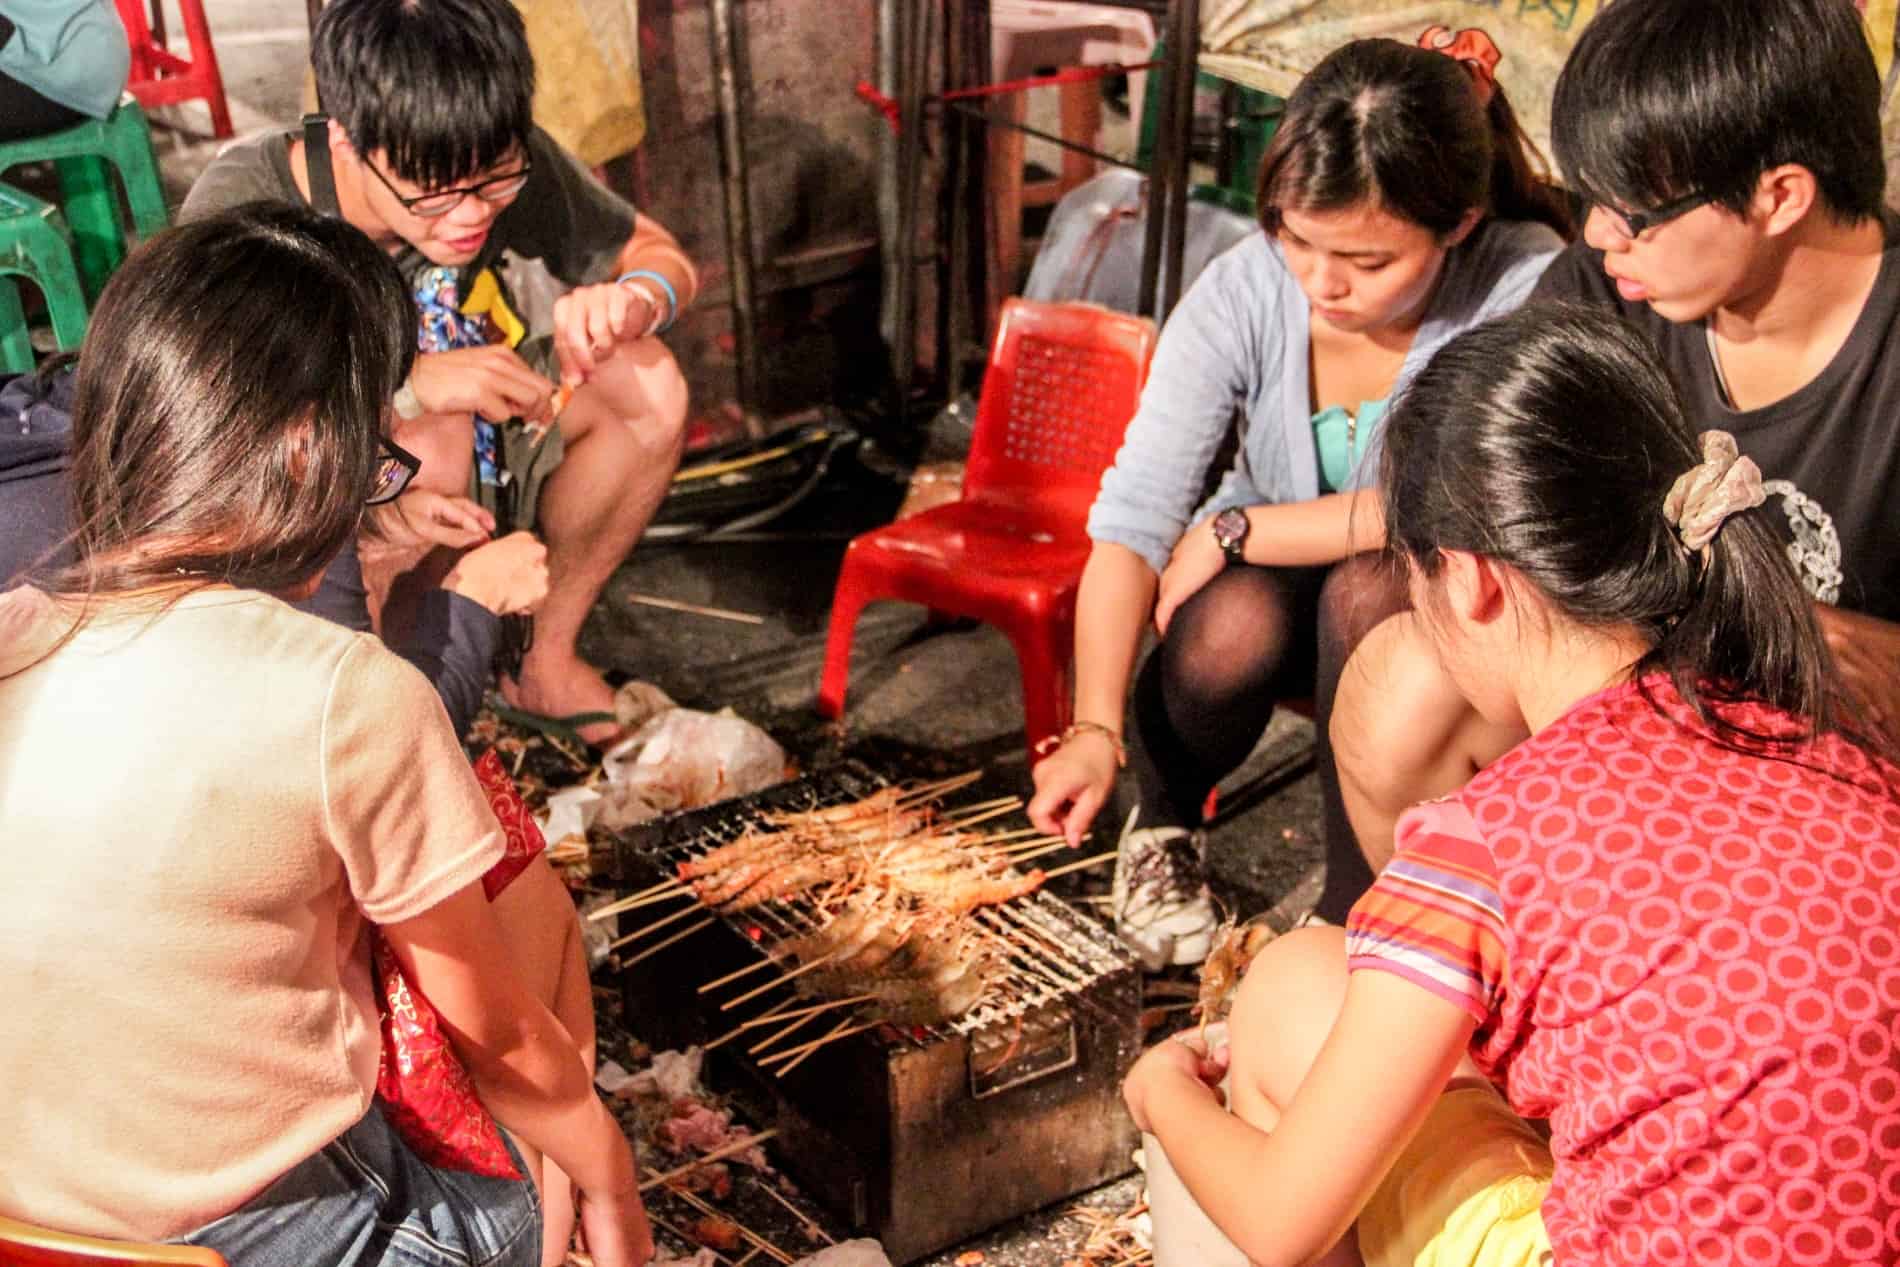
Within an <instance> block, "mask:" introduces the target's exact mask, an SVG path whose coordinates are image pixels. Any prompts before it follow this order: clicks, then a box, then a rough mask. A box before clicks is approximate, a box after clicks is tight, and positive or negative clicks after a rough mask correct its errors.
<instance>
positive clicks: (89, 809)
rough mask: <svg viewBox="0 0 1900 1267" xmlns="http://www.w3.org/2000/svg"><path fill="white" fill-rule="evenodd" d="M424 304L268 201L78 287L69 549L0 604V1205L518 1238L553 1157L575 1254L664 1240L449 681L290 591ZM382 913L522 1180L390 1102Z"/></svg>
mask: <svg viewBox="0 0 1900 1267" xmlns="http://www.w3.org/2000/svg"><path fill="white" fill-rule="evenodd" d="M413 320H414V317H413V312H412V310H411V308H410V301H409V298H408V296H407V294H406V293H405V291H404V289H403V286H402V283H401V281H400V279H399V278H398V276H397V274H396V272H395V270H394V268H393V267H392V266H391V265H390V263H389V261H388V259H387V258H386V257H385V256H384V255H383V254H382V253H381V252H380V251H378V250H377V249H376V248H375V246H374V245H373V244H372V243H370V242H369V240H368V239H366V238H364V237H363V236H362V235H361V234H359V233H357V232H356V231H355V230H353V229H351V228H349V227H348V226H347V225H344V224H342V223H341V222H338V221H335V220H330V219H325V218H323V217H320V216H318V215H316V214H315V213H313V212H310V211H308V210H304V209H298V208H291V207H285V206H275V207H272V206H262V205H258V206H251V207H245V208H239V209H236V210H233V211H231V212H228V213H225V214H223V215H220V216H217V217H213V218H210V219H207V220H204V221H200V222H198V223H195V224H192V225H188V226H185V227H182V228H178V229H173V230H170V231H168V232H166V233H164V234H162V235H160V236H158V237H157V238H155V239H153V240H152V241H151V242H149V243H147V244H146V245H145V246H143V247H141V248H140V249H139V250H138V251H136V252H134V253H133V255H132V257H131V258H130V259H128V261H127V262H126V264H125V265H124V267H123V268H122V269H121V270H120V271H119V273H118V274H117V275H116V276H115V277H114V278H113V280H112V282H111V283H110V284H109V285H108V286H107V288H106V290H105V292H104V294H103V295H102V296H101V299H100V302H99V306H98V308H97V311H96V312H95V314H94V317H93V320H92V324H91V327H90V329H89V330H88V333H87V337H86V343H85V346H84V348H83V351H82V356H81V361H80V366H81V368H80V371H79V378H78V385H77V395H76V398H75V400H74V406H73V448H74V451H73V461H72V468H71V491H72V500H73V510H74V515H73V520H74V524H75V536H74V540H73V550H74V554H75V561H74V562H73V563H72V564H71V565H70V566H69V567H67V568H66V569H65V570H63V571H61V572H58V573H55V574H52V575H51V576H42V577H39V578H37V581H36V584H35V585H34V586H32V587H21V588H19V589H16V590H14V591H11V592H10V593H8V594H7V595H5V596H4V597H3V598H0V631H3V632H0V788H3V789H4V794H0V840H4V841H5V842H6V844H7V846H8V849H9V854H8V860H7V865H8V882H7V884H6V886H5V888H4V890H0V977H4V979H5V980H7V981H8V982H9V993H8V1024H7V1026H6V1028H5V1031H4V1033H0V1081H4V1082H5V1084H6V1086H7V1087H8V1089H9V1090H8V1104H9V1106H10V1107H11V1109H12V1110H13V1111H12V1113H11V1114H10V1115H8V1126H7V1130H6V1134H7V1140H8V1162H9V1165H8V1170H7V1181H6V1183H5V1185H4V1190H3V1191H0V1212H4V1213H5V1214H7V1215H9V1216H12V1217H16V1218H20V1219H23V1220H26V1221H28V1222H32V1223H37V1224H42V1225H47V1226H52V1227H56V1228H59V1229H62V1230H67V1231H73V1232H78V1233H84V1234H92V1235H102V1236H108V1237H122V1238H132V1239H138V1240H154V1239H177V1240H184V1241H190V1242H192V1243H195V1244H202V1245H208V1246H210V1247H212V1248H215V1249H218V1250H219V1251H220V1252H222V1253H224V1254H225V1255H226V1257H227V1258H230V1259H232V1260H233V1261H240V1262H244V1263H251V1264H262V1265H265V1267H269V1265H271V1264H283V1265H284V1267H292V1265H296V1267H302V1265H304V1264H308V1263H316V1262H322V1263H331V1264H336V1263H352V1264H367V1263H411V1262H415V1263H423V1262H427V1263H438V1262H441V1261H444V1256H445V1255H446V1256H449V1257H458V1258H459V1259H461V1260H463V1261H471V1262H477V1263H497V1264H499V1263H521V1264H532V1263H537V1262H541V1261H543V1259H544V1246H543V1235H542V1233H543V1217H542V1209H543V1201H542V1199H541V1197H540V1196H539V1195H538V1194H537V1189H536V1183H535V1182H534V1181H536V1180H539V1181H541V1182H543V1183H548V1184H555V1183H558V1184H559V1185H561V1187H562V1189H563V1192H562V1193H559V1194H557V1193H554V1192H549V1193H548V1196H549V1198H550V1199H549V1201H548V1203H547V1204H548V1206H549V1208H550V1209H554V1208H558V1206H559V1205H560V1204H561V1200H560V1198H561V1197H564V1195H565V1188H566V1185H568V1184H569V1182H570V1180H571V1182H572V1183H573V1184H574V1185H576V1186H577V1187H578V1189H579V1193H580V1210H579V1217H580V1220H581V1223H582V1225H583V1227H584V1230H585V1232H586V1234H587V1238H588V1242H589V1247H590V1249H591V1250H592V1251H593V1253H594V1256H595V1258H596V1261H602V1260H603V1259H604V1260H605V1261H608V1262H612V1263H616V1264H626V1263H639V1262H643V1261H644V1260H645V1258H646V1257H647V1256H649V1255H650V1253H651V1238H650V1235H649V1233H648V1231H647V1226H646V1219H645V1214H644V1212H643V1210H642V1208H641V1204H640V1198H639V1194H638V1191H637V1187H636V1183H635V1179H634V1168H633V1158H632V1156H631V1154H630V1152H629V1150H628V1148H627V1143H626V1140H625V1138H624V1137H623V1136H622V1134H621V1132H620V1129H619V1127H618V1125H617V1124H616V1123H615V1121H614V1119H613V1117H612V1115H611V1114H610V1113H609V1112H608V1111H607V1110H606V1108H605V1107H604V1106H603V1105H602V1104H601V1103H600V1102H599V1100H598V1099H597V1098H596V1097H595V1095H594V1092H593V1087H592V1081H591V1078H590V1077H589V1074H588V1067H587V1064H586V1060H585V1057H584V1054H583V1047H584V1046H585V1045H587V1044H589V1043H591V1041H592V1035H591V1033H580V1032H576V1027H575V1026H574V1025H571V1024H568V1023H564V1021H565V1020H567V1019H568V1018H572V1017H575V1016H578V1015H580V1013H577V1012H574V1011H571V1010H568V1009H566V1008H565V1007H564V1006H563V1005H562V1003H561V1000H560V999H559V998H558V997H557V995H558V994H559V992H560V989H561V987H560V985H559V982H560V981H561V980H562V979H563V963H564V959H565V957H566V956H567V954H568V952H569V949H570V948H569V947H568V945H567V943H566V941H565V939H564V937H563V936H562V935H560V934H558V933H556V932H554V931H552V929H553V928H554V926H553V925H549V926H548V930H547V931H544V933H543V934H542V935H540V936H536V937H531V938H528V939H526V940H524V939H523V938H522V937H521V936H518V935H516V929H515V928H514V927H511V925H510V916H509V914H508V912H507V910H506V906H507V904H508V903H510V902H514V901H515V900H516V899H515V898H514V897H513V896H511V895H513V894H516V893H518V892H520V891H522V890H523V889H524V888H526V887H529V886H527V885H525V884H524V882H523V880H520V879H518V880H517V882H516V884H514V885H512V886H510V889H509V890H508V891H507V892H506V893H504V894H503V896H502V898H499V899H497V901H496V903H495V906H494V907H493V908H491V906H490V903H489V900H488V898H487V896H486V895H485V893H484V891H483V886H482V883H481V881H482V880H483V878H484V876H485V874H486V873H487V872H488V871H489V870H490V868H491V867H493V866H494V865H495V864H496V863H497V862H498V861H499V860H500V859H501V857H502V854H503V842H502V835H503V833H502V829H501V827H500V825H499V824H498V823H497V822H496V820H495V816H494V814H493V813H492V811H491V810H490V809H489V803H488V800H487V798H486V797H485V796H484V794H483V792H482V790H481V788H480V787H479V785H478V784H477V783H476V781H475V778H474V776H473V774H472V773H471V771H470V768H469V765H468V762H467V760H466V758H465V757H464V755H463V753H462V751H461V748H460V746H459V744H458V743H457V740H456V737H455V735H454V733H453V732H452V731H451V730H450V728H449V725H448V722H447V718H446V716H445V714H444V712H443V709H442V705H441V703H440V702H439V701H438V699H437V697H436V695H435V693H434V691H433V690H432V689H431V688H430V686H429V684H428V682H427V681H426V680H425V679H424V678H423V677H422V676H421V674H419V673H418V672H417V671H416V670H415V669H413V668H412V667H410V666H409V665H408V664H406V663H404V662H403V661H402V660H400V659H399V658H397V657H396V656H395V655H394V654H393V653H391V652H390V651H388V650H387V649H385V648H384V647H383V645H382V644H381V643H380V642H379V641H378V640H377V639H376V638H375V637H374V636H372V635H370V634H366V633H357V632H352V631H350V630H347V629H344V628H341V627H339V626H337V625H334V624H332V623H329V622H327V621H324V620H321V619H318V618H317V617H314V616H309V615H305V614H303V613H300V612H297V611H295V610H294V609H292V608H291V607H290V606H289V605H288V603H287V602H286V601H285V600H290V599H296V598H300V597H305V596H307V595H308V594H309V593H310V592H311V591H312V590H313V589H314V588H315V586H316V584H317V582H318V579H319V578H320V577H321V575H322V573H323V571H324V568H325V567H326V566H327V565H328V563H329V562H330V560H331V558H332V557H333V556H334V555H335V554H336V552H337V551H338V550H339V549H341V548H342V547H343V546H344V544H345V543H346V542H347V541H349V540H350V538H351V536H352V535H353V534H354V533H355V532H356V530H357V525H358V522H359V521H360V519H361V517H362V514H363V507H364V505H365V504H366V503H367V502H372V501H383V500H386V499H388V498H391V497H394V496H395V495H396V494H397V493H398V492H400V491H401V488H402V486H403V485H404V483H406V481H407V479H408V477H409V476H410V475H411V474H413V463H410V464H405V463H404V462H403V461H402V456H403V455H401V454H400V453H399V452H397V451H395V450H394V449H393V448H392V447H391V446H390V445H389V444H388V442H387V440H386V439H385V437H384V433H383V428H384V424H385V421H386V415H387V412H388V407H389V400H390V397H391V395H392V393H393V392H394V391H395V390H396V387H397V386H398V385H399V384H400V383H401V382H402V381H403V376H404V374H405V373H406V371H407V369H408V365H409V361H410V358H411V357H412V356H413V346H414V345H413V338H412V323H413ZM563 900H564V899H563ZM566 919H567V920H568V921H569V922H570V923H571V921H572V911H571V908H569V909H568V910H567V911H566ZM372 924H373V925H375V926H377V927H378V928H380V930H381V932H382V935H383V936H384V937H385V938H386V940H387V944H388V946H389V948H390V950H391V951H392V953H393V955H394V957H395V959H396V960H397V961H398V962H399V963H400V964H401V967H402V970H403V972H404V974H405V976H406V977H407V980H408V981H409V982H410V983H411V984H412V985H413V986H414V987H415V989H416V990H417V991H419V992H420V993H421V994H422V995H423V996H424V997H426V999H427V1000H428V1001H429V1003H431V1004H432V1005H433V1006H434V1009H435V1011H436V1012H437V1013H438V1014H439V1016H440V1018H441V1020H442V1024H443V1029H444V1031H445V1032H446V1033H447V1035H448V1036H449V1039H450V1041H451V1043H452V1045H453V1046H454V1048H455V1050H456V1052H457V1054H458V1055H459V1056H460V1058H461V1060H462V1062H463V1064H464V1065H465V1066H466V1068H467V1071H468V1073H469V1075H470V1077H471V1078H472V1080H473V1084H474V1089H475V1090H476V1091H478V1092H479V1093H480V1096H481V1099H482V1102H483V1104H485V1105H486V1107H487V1109H488V1110H489V1111H490V1112H492V1113H493V1115H494V1117H495V1118H496V1119H498V1120H499V1121H500V1123H501V1124H502V1125H503V1126H504V1127H506V1128H507V1129H508V1130H509V1131H510V1132H511V1133H512V1134H511V1139H510V1141H509V1144H508V1147H507V1151H508V1154H509V1156H510V1157H511V1158H512V1160H513V1165H512V1166H510V1167H507V1169H508V1170H509V1171H511V1172H513V1173H514V1174H515V1175H516V1176H517V1177H515V1178H506V1177H496V1176H493V1175H489V1174H477V1173H470V1172H469V1171H468V1170H466V1169H462V1168H457V1167H451V1166H447V1165H439V1164H436V1163H434V1162H433V1161H431V1160H427V1159H425V1158H424V1157H423V1156H421V1155H419V1153H418V1152H417V1151H416V1150H415V1149H414V1148H413V1147H412V1146H411V1143H410V1142H409V1137H408V1136H406V1135H403V1134H400V1133H399V1131H398V1128H397V1126H396V1125H394V1124H392V1120H391V1119H390V1117H389V1116H387V1115H386V1114H385V1112H384V1109H383V1106H382V1102H381V1101H379V1100H377V1099H376V1098H375V1096H374V1092H375V1090H376V1088H377V1085H378V1053H379V1036H378V1034H379V1029H378V1010H377V1004H376V996H375V993H374V989H373V980H372V975H371V967H370V950H369V941H370V938H369V931H370V925H372ZM579 985H580V989H581V990H582V991H585V989H586V983H585V981H584V980H582V981H581V982H580V983H579ZM587 1016H588V1023H591V1013H588V1014H587ZM550 1240H551V1242H552V1243H551V1244H550V1245H549V1246H548V1247H547V1251H548V1258H549V1260H550V1261H553V1262H559V1261H560V1260H561V1257H562V1254H563V1253H564V1251H565V1249H566V1246H567V1237H566V1233H565V1230H564V1229H563V1230H560V1231H559V1232H557V1233H556V1234H555V1235H554V1236H552V1237H551V1238H550Z"/></svg>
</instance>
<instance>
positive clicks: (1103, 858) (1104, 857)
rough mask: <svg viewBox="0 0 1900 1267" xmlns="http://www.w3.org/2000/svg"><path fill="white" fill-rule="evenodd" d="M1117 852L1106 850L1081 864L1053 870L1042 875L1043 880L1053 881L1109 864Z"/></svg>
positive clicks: (1074, 863)
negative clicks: (1075, 872)
mask: <svg viewBox="0 0 1900 1267" xmlns="http://www.w3.org/2000/svg"><path fill="white" fill-rule="evenodd" d="M1117 852H1118V851H1117V850H1114V849H1105V850H1103V851H1102V852H1101V853H1098V854H1095V855H1093V856H1091V857H1087V858H1084V859H1082V861H1080V862H1071V863H1069V864H1068V865H1067V866H1061V867H1056V868H1054V869H1053V870H1050V871H1045V872H1043V874H1042V878H1043V879H1045V880H1053V879H1055V878H1056V877H1057V876H1061V875H1067V874H1069V872H1071V871H1081V870H1083V869H1084V868H1086V867H1093V866H1096V865H1098V864H1100V863H1104V862H1107V861H1108V860H1109V859H1111V858H1113V857H1114V856H1115V854H1116V853H1117Z"/></svg>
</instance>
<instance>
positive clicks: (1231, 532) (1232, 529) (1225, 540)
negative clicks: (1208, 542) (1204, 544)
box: [1212, 507, 1253, 563]
mask: <svg viewBox="0 0 1900 1267" xmlns="http://www.w3.org/2000/svg"><path fill="white" fill-rule="evenodd" d="M1252 527H1253V520H1251V519H1249V518H1247V512H1246V511H1244V510H1241V509H1240V508H1239V507H1234V508H1233V509H1230V510H1223V511H1221V513H1220V514H1218V515H1215V516H1214V522H1213V525H1212V528H1213V532H1214V544H1215V545H1217V546H1219V547H1220V552H1221V553H1222V554H1224V555H1226V556H1227V561H1228V562H1229V563H1245V562H1246V561H1247V558H1246V550H1247V531H1248V529H1250V528H1252Z"/></svg>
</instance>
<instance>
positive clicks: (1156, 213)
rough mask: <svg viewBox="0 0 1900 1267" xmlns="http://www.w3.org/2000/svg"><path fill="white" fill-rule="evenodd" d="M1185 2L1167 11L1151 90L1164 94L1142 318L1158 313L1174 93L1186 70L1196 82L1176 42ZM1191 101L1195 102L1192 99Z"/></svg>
mask: <svg viewBox="0 0 1900 1267" xmlns="http://www.w3.org/2000/svg"><path fill="white" fill-rule="evenodd" d="M1181 2H1182V0H1174V4H1173V5H1172V6H1171V7H1170V8H1169V10H1168V22H1167V24H1166V26H1165V27H1164V29H1165V30H1166V31H1167V32H1168V66H1167V80H1166V82H1165V83H1161V84H1157V85H1150V86H1149V89H1148V91H1150V92H1154V91H1156V90H1157V89H1158V90H1159V91H1160V93H1161V107H1160V109H1159V111H1158V112H1157V113H1156V115H1155V147H1154V153H1153V154H1152V155H1151V156H1150V157H1149V160H1148V162H1149V167H1148V195H1147V204H1148V205H1147V214H1146V220H1145V221H1144V223H1143V225H1142V228H1143V233H1142V240H1141V290H1140V291H1139V292H1138V295H1137V298H1136V300H1135V311H1137V312H1139V313H1141V314H1142V315H1143V316H1148V317H1155V316H1158V314H1157V312H1156V311H1155V292H1156V290H1157V286H1156V279H1157V276H1158V275H1159V273H1160V271H1161V230H1162V227H1163V225H1164V223H1165V221H1166V217H1167V206H1168V199H1167V197H1166V193H1167V188H1168V181H1169V179H1170V176H1171V174H1172V173H1173V171H1174V157H1173V156H1174V150H1175V135H1174V134H1175V131H1176V112H1175V103H1176V101H1177V99H1178V98H1179V96H1180V94H1179V93H1177V92H1176V91H1175V85H1176V81H1177V80H1178V79H1179V77H1180V76H1181V74H1182V73H1183V70H1184V69H1185V71H1186V73H1187V74H1188V75H1189V76H1190V79H1189V83H1190V84H1191V83H1192V82H1193V80H1192V78H1191V77H1192V75H1193V73H1194V71H1193V64H1192V61H1191V60H1184V58H1183V57H1182V51H1181V49H1180V48H1179V47H1178V46H1177V44H1176V41H1175V28H1176V27H1177V26H1178V25H1179V23H1178V22H1177V21H1176V20H1175V15H1176V12H1177V10H1179V8H1180V6H1181ZM1190 91H1191V90H1190ZM1189 100H1192V97H1191V96H1190V98H1189Z"/></svg>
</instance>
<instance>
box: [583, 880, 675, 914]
mask: <svg viewBox="0 0 1900 1267" xmlns="http://www.w3.org/2000/svg"><path fill="white" fill-rule="evenodd" d="M688 892H691V890H690V889H688V888H687V887H686V886H685V885H684V884H681V883H680V882H679V881H678V880H662V881H661V882H660V883H658V884H656V885H654V886H653V887H652V888H647V889H641V890H640V891H639V892H638V893H629V894H628V895H627V896H626V897H623V898H619V899H617V900H615V901H612V902H609V903H607V904H606V905H605V906H601V907H597V908H595V909H594V910H591V911H589V912H587V918H588V919H589V920H602V919H606V918H608V917H609V916H611V915H618V914H620V912H622V911H630V910H632V909H633V908H634V907H636V906H645V905H646V904H647V903H648V902H657V901H660V900H661V899H663V898H669V897H673V896H675V895H677V894H680V893H688Z"/></svg>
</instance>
